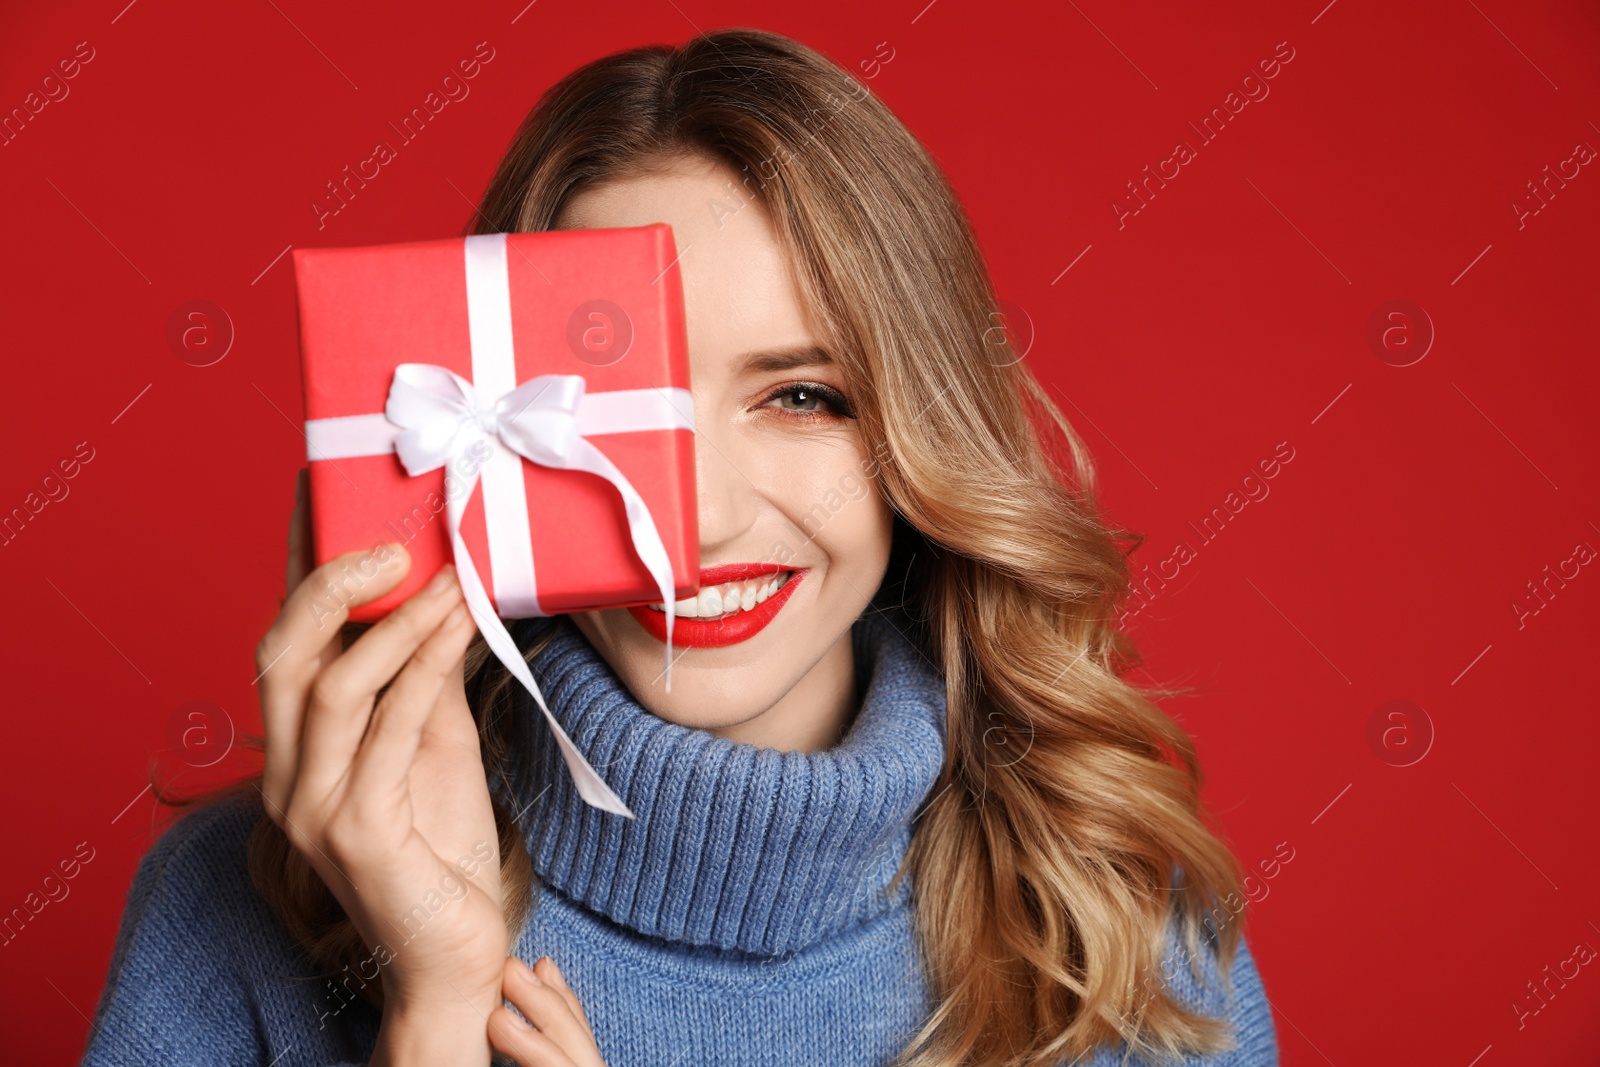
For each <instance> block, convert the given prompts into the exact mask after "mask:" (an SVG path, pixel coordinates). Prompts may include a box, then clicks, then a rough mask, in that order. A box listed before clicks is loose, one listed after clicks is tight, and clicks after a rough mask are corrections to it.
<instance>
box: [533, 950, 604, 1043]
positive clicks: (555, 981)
mask: <svg viewBox="0 0 1600 1067" xmlns="http://www.w3.org/2000/svg"><path fill="white" fill-rule="evenodd" d="M533 973H534V974H535V975H536V976H538V977H539V978H540V979H541V980H542V981H544V983H545V984H546V985H549V986H552V987H554V989H555V990H556V992H558V993H560V994H561V995H562V997H563V998H564V999H565V1000H566V1002H567V1007H569V1008H571V1009H572V1014H574V1015H576V1016H577V1017H578V1019H579V1021H581V1022H582V1023H583V1025H584V1028H585V1029H586V1030H589V1032H590V1033H591V1034H593V1033H594V1030H593V1028H592V1027H590V1026H589V1017H588V1016H587V1015H585V1014H584V1013H583V1005H582V1004H581V1003H579V1001H578V994H576V993H574V992H573V991H572V987H571V986H569V985H567V979H566V977H565V976H563V975H562V973H561V968H560V967H557V966H556V961H555V960H553V959H551V958H550V957H549V956H540V957H539V958H538V959H537V960H535V961H534V964H533Z"/></svg>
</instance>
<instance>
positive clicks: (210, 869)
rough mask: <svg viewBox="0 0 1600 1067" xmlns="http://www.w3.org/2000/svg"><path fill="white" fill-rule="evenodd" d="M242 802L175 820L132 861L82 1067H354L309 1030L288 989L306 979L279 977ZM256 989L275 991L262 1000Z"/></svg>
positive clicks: (307, 1008) (284, 957) (275, 939)
mask: <svg viewBox="0 0 1600 1067" xmlns="http://www.w3.org/2000/svg"><path fill="white" fill-rule="evenodd" d="M252 801H253V797H251V796H248V795H244V794H238V795H234V796H230V797H228V798H225V799H223V800H221V801H218V802H214V803H210V804H206V805H204V806H202V807H200V808H198V809H196V810H194V811H190V812H187V813H185V814H184V815H183V816H181V817H180V818H179V819H178V820H177V821H176V822H174V823H173V824H172V825H171V826H170V827H168V828H167V830H166V831H165V832H163V833H162V835H161V836H160V837H159V838H158V839H157V841H156V843H155V844H154V845H153V846H152V847H151V849H150V850H149V851H148V852H147V853H146V854H145V855H144V857H143V858H142V859H141V860H140V862H139V866H138V868H137V870H136V871H135V873H134V877H133V884H132V886H131V887H130V888H129V890H128V896H127V902H126V905H125V907H124V910H123V915H122V920H121V923H120V925H119V927H118V931H117V938H116V943H115V947H114V948H113V950H112V958H111V966H110V970H109V973H108V975H107V979H106V984H105V987H104V989H103V990H102V992H101V994H100V1000H99V1004H98V1006H97V1008H96V1010H95V1019H94V1022H93V1023H92V1024H91V1027H90V1032H89V1038H88V1043H87V1047H86V1049H85V1052H84V1056H83V1059H82V1061H81V1062H82V1067H202V1065H205V1067H265V1065H267V1064H269V1063H270V1064H273V1065H274V1067H291V1065H300V1067H358V1060H357V1059H352V1058H348V1056H341V1055H338V1054H337V1053H338V1051H340V1050H338V1049H337V1040H336V1036H337V1035H336V1033H335V1032H332V1031H328V1030H325V1029H322V1028H320V1027H319V1025H318V1023H319V1019H318V1016H317V1015H316V1014H315V1009H316V1003H315V1001H313V1000H309V999H308V998H307V997H306V996H305V994H304V993H300V994H298V995H296V994H295V993H294V992H293V991H294V990H296V989H299V990H309V989H310V987H311V985H312V983H309V982H306V981H305V980H304V978H303V976H302V977H300V978H298V980H286V979H287V978H288V973H289V972H292V970H293V968H294V965H295V962H296V961H295V959H294V956H293V954H292V953H291V952H288V951H286V949H287V948H289V947H290V943H289V939H288V936H287V934H284V933H283V932H282V931H281V928H280V927H278V926H277V924H276V922H275V921H274V920H273V919H272V917H271V913H270V911H269V910H268V909H267V908H266V905H265V902H263V901H262V900H261V899H260V897H259V895H258V894H257V893H256V892H255V889H254V887H253V886H252V885H251V884H250V880H249V875H248V867H247V864H246V858H245V851H244V850H245V841H246V839H247V837H248V835H249V831H250V828H251V827H252V826H253V825H254V823H255V819H256V815H257V814H258V813H259V811H260V805H259V801H254V802H252ZM263 989H267V990H268V991H269V992H270V991H272V990H282V991H284V994H285V995H284V996H283V997H282V998H281V999H279V1002H278V1003H270V1002H269V1003H263V1000H264V998H263V996H262V992H263ZM294 1001H299V1004H295V1003H293V1002H294ZM285 1008H289V1009H290V1010H291V1017H292V1018H294V1019H295V1021H296V1023H297V1024H298V1027H297V1028H298V1030H299V1032H300V1033H299V1035H298V1036H296V1037H291V1038H290V1039H288V1040H280V1039H278V1038H276V1036H275V1035H274V1033H273V1031H274V1030H276V1029H278V1027H276V1026H274V1025H273V1023H274V1019H273V1016H274V1015H275V1014H277V1013H280V1012H283V1010H284V1009H285ZM296 1008H299V1009H301V1010H294V1009H296ZM280 1043H281V1044H284V1045H286V1046H287V1047H284V1048H277V1047H274V1046H276V1045H278V1044H280ZM295 1045H298V1046H299V1047H298V1048H295V1047H294V1046H295ZM343 1051H344V1052H350V1051H352V1050H350V1049H345V1050H343ZM330 1053H333V1054H331V1055H330Z"/></svg>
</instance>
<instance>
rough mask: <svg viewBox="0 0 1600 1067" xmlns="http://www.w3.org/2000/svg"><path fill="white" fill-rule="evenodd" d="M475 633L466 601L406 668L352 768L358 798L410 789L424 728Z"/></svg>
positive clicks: (380, 709)
mask: <svg viewBox="0 0 1600 1067" xmlns="http://www.w3.org/2000/svg"><path fill="white" fill-rule="evenodd" d="M375 632H376V631H375V630H374V631H371V632H369V633H368V634H367V635H366V636H364V637H363V638H362V640H363V641H365V640H367V638H368V637H370V636H371V634H372V633H375ZM473 632H474V631H473V626H472V612H470V611H468V610H467V605H466V603H465V602H464V601H461V602H458V603H457V604H456V605H455V607H453V608H451V609H450V613H449V614H448V615H446V616H445V619H444V621H443V622H442V623H440V624H439V626H438V628H437V629H435V630H434V631H433V633H432V634H431V635H429V637H428V639H427V640H426V641H424V642H423V643H422V647H421V648H419V649H417V651H416V653H415V654H414V655H413V656H412V657H411V658H410V660H409V661H407V663H406V665H405V666H404V667H403V668H401V670H400V673H399V675H398V676H397V677H396V678H395V680H394V684H393V685H391V686H390V687H389V688H388V690H387V691H386V692H385V693H384V694H383V698H382V699H381V700H380V701H379V702H378V707H377V710H376V711H374V712H373V713H372V724H371V726H370V727H368V729H367V735H366V738H365V739H364V740H363V741H362V742H361V749H360V751H359V752H357V753H356V756H355V761H354V764H353V766H352V767H351V770H350V791H351V793H352V794H354V795H358V796H371V795H375V794H378V793H381V792H382V791H386V790H387V791H395V790H400V789H404V788H405V787H406V785H407V783H408V780H409V777H410V774H411V762H412V760H413V759H414V758H415V757H416V754H417V746H418V745H419V744H420V743H421V739H422V730H423V726H424V725H425V724H426V723H427V721H428V718H429V716H431V715H432V714H433V710H434V707H435V706H436V705H437V704H438V702H439V697H440V695H441V694H442V693H443V692H444V687H445V685H446V684H447V683H448V681H449V679H450V674H451V672H452V670H453V669H454V668H455V665H456V664H457V663H459V662H460V661H461V657H462V656H463V655H464V654H465V653H466V650H467V643H468V642H469V641H471V640H472V634H473ZM360 643H361V642H359V641H358V642H357V643H356V644H357V645H358V646H359V645H360ZM351 651H352V652H353V651H354V649H352V650H351Z"/></svg>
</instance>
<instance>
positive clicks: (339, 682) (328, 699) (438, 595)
mask: <svg viewBox="0 0 1600 1067" xmlns="http://www.w3.org/2000/svg"><path fill="white" fill-rule="evenodd" d="M461 602H462V601H461V590H460V587H459V586H457V585H456V582H455V568H453V567H452V566H450V565H449V564H446V565H445V566H444V567H443V568H441V569H440V571H439V573H438V574H436V575H434V576H433V578H432V580H430V581H429V582H428V584H427V585H426V586H424V587H423V588H422V589H421V590H420V591H418V592H417V593H415V594H413V595H412V596H411V597H409V598H407V600H406V601H405V603H403V604H401V605H400V606H399V607H398V608H396V609H395V610H394V611H392V612H390V613H389V614H388V615H386V616H384V617H383V619H381V620H379V622H378V623H377V624H376V625H374V626H373V627H372V629H370V630H368V631H367V632H366V633H364V634H362V635H361V637H360V639H359V640H357V641H356V643H355V644H354V645H352V646H350V648H348V649H346V650H345V652H344V653H343V654H342V655H341V656H339V658H338V659H336V660H335V661H334V662H333V663H332V664H330V665H329V666H328V667H326V668H325V669H324V670H323V671H322V672H321V673H320V674H318V675H317V677H316V680H315V681H314V682H312V684H311V693H310V700H309V701H308V703H307V705H306V713H305V724H304V726H303V728H302V730H301V740H300V769H299V775H298V777H297V779H296V787H295V788H296V789H297V790H298V789H300V788H301V787H302V786H304V788H307V789H309V790H310V791H311V794H310V795H312V796H324V795H326V794H327V792H328V791H329V790H331V789H332V788H333V786H334V784H335V783H336V782H338V780H339V779H340V778H342V777H343V776H344V775H345V774H347V773H348V772H349V771H350V769H351V764H352V763H353V762H354V760H355V757H356V751H357V749H359V747H360V745H361V739H362V736H363V735H364V734H365V733H366V730H367V724H368V721H369V720H370V719H371V717H372V705H373V701H374V700H375V699H376V697H377V694H378V690H379V689H380V688H382V687H383V686H384V685H385V684H386V683H388V682H389V681H390V680H391V679H393V678H395V676H396V675H397V674H399V673H400V672H401V670H402V668H404V667H405V666H406V664H407V662H408V661H409V660H410V659H411V658H412V656H413V655H414V654H415V653H416V652H417V651H418V650H419V648H420V647H421V646H422V644H423V643H424V642H425V641H427V640H428V639H429V637H431V636H432V635H433V634H434V633H435V632H436V631H437V630H438V629H439V626H440V624H441V623H442V622H444V619H445V616H446V615H448V614H450V611H451V609H452V608H454V607H455V606H456V605H457V604H459V603H461ZM452 662H453V661H452ZM446 666H448V664H446ZM440 684H441V685H442V684H443V679H442V678H441V679H440ZM434 695H435V697H437V693H435V694H434ZM432 708H433V702H432V701H429V703H428V705H427V707H426V709H424V710H425V711H431V710H432Z"/></svg>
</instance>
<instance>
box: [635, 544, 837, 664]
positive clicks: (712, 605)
mask: <svg viewBox="0 0 1600 1067" xmlns="http://www.w3.org/2000/svg"><path fill="white" fill-rule="evenodd" d="M740 572H750V573H740ZM805 574H806V571H805V570H804V569H800V570H778V569H777V568H775V567H774V566H772V565H771V564H733V565H730V566H725V567H713V568H711V569H709V570H706V571H702V572H701V581H702V583H704V582H705V579H707V578H725V579H727V580H725V581H723V582H721V583H719V584H716V585H706V584H702V586H701V589H700V592H699V594H697V595H696V596H692V597H685V598H684V599H682V600H677V601H674V602H673V611H674V614H675V615H676V616H677V618H676V619H675V621H674V623H673V627H672V643H673V644H674V645H676V646H678V647H680V648H718V647H722V646H725V645H732V644H737V643H739V642H740V641H747V640H749V639H750V638H752V637H754V636H755V635H756V634H758V633H760V632H761V631H762V630H764V629H766V626H767V624H768V623H770V622H771V621H772V620H773V619H774V618H776V617H777V615H778V612H779V611H780V610H781V609H782V608H783V605H784V604H785V603H787V602H788V600H789V597H790V596H791V595H792V594H793V593H794V590H795V588H796V587H797V586H798V585H799V584H800V580H801V579H802V578H803V577H804V576H805ZM628 612H629V613H630V614H632V615H633V617H634V618H635V619H638V620H639V623H640V625H642V626H643V627H644V628H645V631H646V632H647V633H649V634H650V635H651V636H653V637H655V639H656V640H658V641H661V642H663V643H665V641H666V639H667V616H666V605H665V604H647V605H639V606H635V607H630V608H628Z"/></svg>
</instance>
